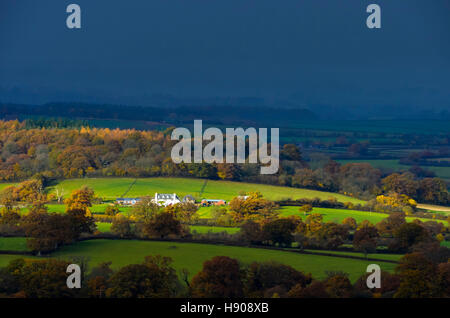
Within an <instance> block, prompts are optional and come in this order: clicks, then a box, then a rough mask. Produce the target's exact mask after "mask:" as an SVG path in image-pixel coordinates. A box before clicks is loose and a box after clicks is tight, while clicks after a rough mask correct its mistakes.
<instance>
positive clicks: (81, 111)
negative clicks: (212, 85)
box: [0, 103, 317, 127]
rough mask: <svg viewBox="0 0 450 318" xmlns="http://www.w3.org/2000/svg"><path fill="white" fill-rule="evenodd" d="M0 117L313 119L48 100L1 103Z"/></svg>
mask: <svg viewBox="0 0 450 318" xmlns="http://www.w3.org/2000/svg"><path fill="white" fill-rule="evenodd" d="M0 114H1V116H2V117H3V118H2V119H15V118H26V117H30V116H31V117H53V118H59V117H63V118H71V119H74V118H76V119H99V120H105V119H110V120H129V121H151V122H160V123H167V124H174V125H179V124H183V123H192V122H193V120H194V119H202V120H203V121H205V123H207V124H216V125H233V126H236V125H246V126H260V125H268V124H270V125H271V126H272V127H273V124H274V123H277V122H279V123H282V122H285V121H289V120H292V118H302V119H306V120H310V119H316V117H317V116H316V115H315V114H314V113H313V112H311V111H310V110H307V109H283V108H270V107H264V106H259V107H258V106H223V105H220V106H216V105H212V106H196V105H186V106H178V107H176V108H160V107H143V106H126V105H110V104H86V103H47V104H43V105H24V104H7V103H2V104H0Z"/></svg>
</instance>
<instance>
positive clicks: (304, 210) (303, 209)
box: [298, 204, 313, 215]
mask: <svg viewBox="0 0 450 318" xmlns="http://www.w3.org/2000/svg"><path fill="white" fill-rule="evenodd" d="M312 210H313V206H312V205H311V204H304V205H302V206H301V207H299V208H298V211H299V212H300V213H303V214H304V215H306V214H307V213H310V212H311V211H312Z"/></svg>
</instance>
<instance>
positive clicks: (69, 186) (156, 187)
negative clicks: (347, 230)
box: [48, 178, 364, 203]
mask: <svg viewBox="0 0 450 318" xmlns="http://www.w3.org/2000/svg"><path fill="white" fill-rule="evenodd" d="M204 184H205V180H203V179H190V178H138V179H136V180H135V179H132V178H82V179H68V180H63V181H61V182H59V183H58V184H56V185H53V186H51V187H49V188H48V191H49V192H50V193H54V192H55V189H56V188H59V189H62V190H63V191H64V193H65V194H66V195H68V194H70V192H71V191H73V190H75V189H79V188H80V187H82V186H84V185H85V186H89V187H91V188H92V189H94V191H95V193H96V195H97V196H99V197H101V198H103V199H104V200H110V201H112V200H115V199H116V198H118V197H121V196H126V197H140V196H154V195H155V192H158V193H176V194H178V196H180V197H183V196H184V195H187V194H191V195H193V196H194V197H197V198H198V199H200V198H207V199H224V200H231V199H232V198H233V197H235V196H237V195H238V194H239V192H241V191H245V192H250V191H259V192H261V193H262V194H263V195H264V196H265V197H266V198H267V199H270V200H281V199H286V198H290V199H299V198H310V199H312V198H320V199H322V200H326V199H329V198H336V199H337V200H338V201H341V202H352V203H364V201H362V200H359V199H355V198H352V197H348V196H345V195H342V194H338V193H331V192H322V191H316V190H308V189H298V188H290V187H281V186H271V185H264V184H253V183H245V182H232V181H216V180H208V181H207V183H206V186H205V188H204V191H203V193H201V190H202V188H203V186H204Z"/></svg>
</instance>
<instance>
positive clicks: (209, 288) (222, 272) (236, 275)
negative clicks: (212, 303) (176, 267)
mask: <svg viewBox="0 0 450 318" xmlns="http://www.w3.org/2000/svg"><path fill="white" fill-rule="evenodd" d="M242 278H243V273H242V271H241V268H240V266H239V262H238V261H237V260H236V259H233V258H230V257H227V256H215V257H213V258H212V259H211V260H207V261H205V262H204V263H203V269H202V270H201V271H200V272H199V273H198V274H197V275H195V276H194V277H193V278H192V281H191V284H190V289H191V295H192V296H193V297H202V298H237V297H242V296H243V295H244V290H243V288H244V286H243V283H242Z"/></svg>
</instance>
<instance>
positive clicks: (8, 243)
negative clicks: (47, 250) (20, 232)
mask: <svg viewBox="0 0 450 318" xmlns="http://www.w3.org/2000/svg"><path fill="white" fill-rule="evenodd" d="M27 250H28V248H27V239H26V238H25V237H0V251H18V252H22V251H27Z"/></svg>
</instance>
